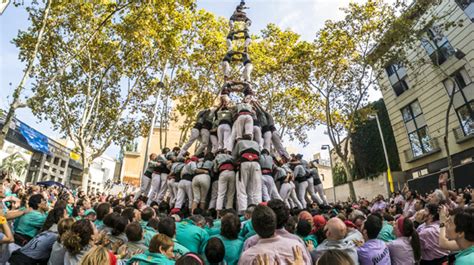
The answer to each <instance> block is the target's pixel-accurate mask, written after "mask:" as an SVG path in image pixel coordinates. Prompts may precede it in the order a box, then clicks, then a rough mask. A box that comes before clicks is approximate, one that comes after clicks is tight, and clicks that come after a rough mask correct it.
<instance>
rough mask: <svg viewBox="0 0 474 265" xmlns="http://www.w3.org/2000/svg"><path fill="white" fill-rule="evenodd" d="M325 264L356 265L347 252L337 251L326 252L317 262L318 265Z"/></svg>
mask: <svg viewBox="0 0 474 265" xmlns="http://www.w3.org/2000/svg"><path fill="white" fill-rule="evenodd" d="M325 264H337V265H355V263H354V260H352V258H351V257H350V256H349V255H348V254H347V253H346V252H344V251H342V250H337V249H330V250H328V251H326V252H325V253H324V254H323V255H322V256H321V257H320V258H319V259H318V260H317V262H316V265H325Z"/></svg>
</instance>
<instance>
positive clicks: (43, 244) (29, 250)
mask: <svg viewBox="0 0 474 265" xmlns="http://www.w3.org/2000/svg"><path fill="white" fill-rule="evenodd" d="M66 217H67V212H66V209H64V208H55V209H53V210H51V211H50V212H49V213H48V216H47V217H46V221H45V222H44V224H43V227H42V228H41V231H42V232H41V233H39V234H38V235H36V236H35V237H34V238H32V239H31V240H30V241H29V242H28V243H27V244H26V245H25V246H23V247H22V248H20V249H18V250H16V251H15V252H13V253H12V256H11V257H10V259H9V262H10V263H11V264H36V263H42V264H44V263H46V262H48V260H49V256H50V254H51V250H52V248H53V244H54V242H55V241H56V240H57V239H58V226H57V223H58V222H59V220H60V219H61V218H66Z"/></svg>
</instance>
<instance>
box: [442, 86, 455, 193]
mask: <svg viewBox="0 0 474 265" xmlns="http://www.w3.org/2000/svg"><path fill="white" fill-rule="evenodd" d="M451 82H453V84H454V81H453V80H451ZM454 91H455V86H453V91H452V92H451V94H450V95H449V104H448V109H447V110H446V120H445V127H444V137H443V142H444V148H445V149H446V159H447V162H448V171H449V179H450V180H451V189H455V188H456V187H455V181H454V170H453V159H452V158H451V152H450V150H449V140H448V136H449V114H450V112H451V106H452V105H453V101H454V93H455V92H454Z"/></svg>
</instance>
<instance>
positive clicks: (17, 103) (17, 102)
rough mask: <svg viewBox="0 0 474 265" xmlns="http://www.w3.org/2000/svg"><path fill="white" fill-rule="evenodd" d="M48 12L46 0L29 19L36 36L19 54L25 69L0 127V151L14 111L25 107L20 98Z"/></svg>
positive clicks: (48, 5) (33, 35) (31, 67)
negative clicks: (26, 49) (25, 50)
mask: <svg viewBox="0 0 474 265" xmlns="http://www.w3.org/2000/svg"><path fill="white" fill-rule="evenodd" d="M34 4H35V3H33V6H32V7H29V8H28V9H30V10H31V9H32V8H34ZM50 10H51V1H50V0H48V1H46V4H45V7H44V10H42V11H40V12H37V15H36V16H34V17H31V19H32V20H33V21H34V23H35V24H36V25H37V26H38V29H39V30H37V32H38V35H36V36H35V34H31V35H30V36H29V37H30V38H29V39H28V40H26V41H27V42H29V43H28V45H31V47H30V49H29V50H28V51H27V52H24V53H21V54H20V60H21V61H22V62H26V68H25V70H24V71H23V76H22V78H21V80H20V83H18V85H17V86H16V88H15V90H14V91H13V101H12V103H11V104H10V108H9V109H8V112H7V114H6V117H5V122H4V123H3V124H2V125H1V126H0V150H1V149H3V146H4V145H5V139H6V137H7V134H8V130H9V129H10V125H11V124H12V122H13V118H14V117H15V112H16V110H17V109H18V108H23V107H25V106H26V104H25V102H22V100H21V99H20V96H21V95H22V93H23V91H24V90H25V84H26V81H27V80H28V78H29V77H30V75H31V74H32V71H33V64H34V62H35V59H36V55H37V54H38V49H39V47H40V44H41V42H42V40H43V34H44V31H45V29H46V25H47V24H48V23H47V22H48V18H49V12H50Z"/></svg>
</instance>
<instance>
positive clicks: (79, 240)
mask: <svg viewBox="0 0 474 265" xmlns="http://www.w3.org/2000/svg"><path fill="white" fill-rule="evenodd" d="M93 235H94V228H93V227H92V222H91V221H89V220H87V219H82V220H79V221H77V222H75V223H74V224H73V225H72V227H71V230H70V231H66V232H64V234H63V235H62V236H61V242H62V243H63V245H64V247H65V248H66V250H67V251H69V253H71V254H72V255H76V254H79V253H80V252H81V250H82V248H83V247H85V246H86V245H87V244H89V242H90V240H91V239H92V236H93Z"/></svg>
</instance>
